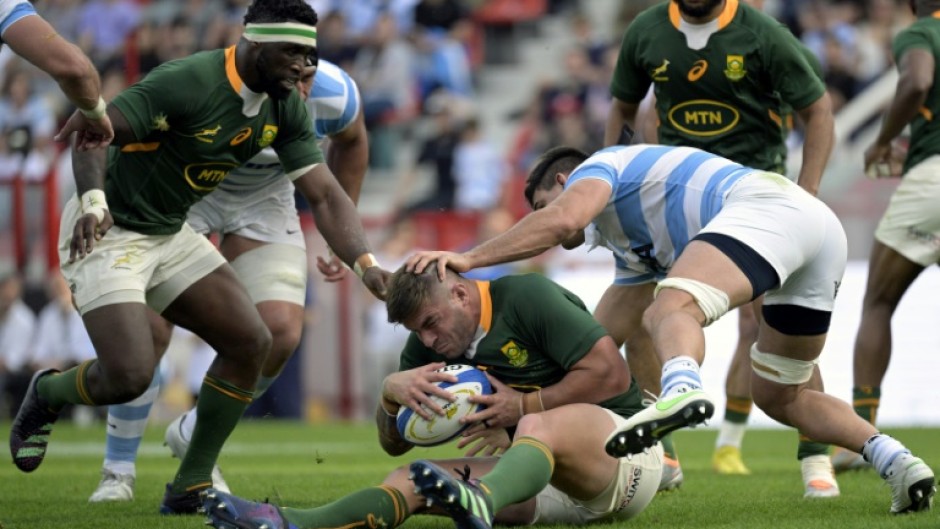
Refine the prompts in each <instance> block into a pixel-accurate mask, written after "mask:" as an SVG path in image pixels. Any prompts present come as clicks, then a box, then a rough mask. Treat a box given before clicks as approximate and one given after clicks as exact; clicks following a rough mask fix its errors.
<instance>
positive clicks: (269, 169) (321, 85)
mask: <svg viewBox="0 0 940 529" xmlns="http://www.w3.org/2000/svg"><path fill="white" fill-rule="evenodd" d="M307 111H308V112H309V113H310V119H311V120H312V121H313V123H312V126H313V131H314V133H315V134H316V136H317V139H318V140H321V141H322V140H324V139H326V138H329V137H330V136H335V135H336V134H339V133H340V132H342V131H344V130H346V128H347V127H349V125H350V124H352V122H353V121H355V119H356V116H358V115H359V112H361V111H362V102H361V100H360V98H359V89H358V87H357V86H356V83H355V81H353V80H352V78H351V77H349V74H347V73H346V72H344V71H343V70H342V68H340V67H339V66H336V65H335V64H333V63H331V62H328V61H324V60H323V59H320V61H319V62H318V64H317V72H316V74H315V75H314V76H313V89H312V90H311V91H310V96H309V97H308V98H307ZM282 177H284V169H283V168H282V167H281V163H280V161H278V158H277V153H276V152H275V151H274V149H273V148H271V147H267V148H265V149H264V150H262V151H261V152H259V153H258V154H256V155H255V156H254V157H253V158H252V159H250V160H248V161H247V162H245V164H244V165H242V166H241V167H239V168H237V169H234V170H233V171H232V172H230V173H229V174H228V176H227V177H226V178H225V180H223V181H222V184H221V185H219V189H218V190H217V191H228V192H230V193H251V192H254V191H256V190H258V189H260V188H263V187H267V186H268V185H270V184H271V183H273V182H274V181H276V180H278V179H280V178H282Z"/></svg>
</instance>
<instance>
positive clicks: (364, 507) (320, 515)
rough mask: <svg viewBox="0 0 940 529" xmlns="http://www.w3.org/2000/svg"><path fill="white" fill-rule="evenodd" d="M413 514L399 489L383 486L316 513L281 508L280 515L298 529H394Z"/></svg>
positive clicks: (355, 495) (356, 493) (353, 495)
mask: <svg viewBox="0 0 940 529" xmlns="http://www.w3.org/2000/svg"><path fill="white" fill-rule="evenodd" d="M410 514H411V513H410V512H408V502H407V501H406V500H405V496H404V495H403V494H402V493H401V492H399V491H398V489H395V488H392V487H389V486H388V485H382V486H379V487H371V488H368V489H363V490H360V491H357V492H353V493H352V494H350V495H348V496H345V497H343V498H340V499H338V500H336V501H334V502H333V503H328V504H326V505H323V506H321V507H316V508H314V509H291V508H287V507H283V508H281V515H282V516H284V519H286V520H287V521H288V522H290V523H292V524H294V525H296V526H297V529H318V528H323V527H334V528H344V527H366V528H376V529H392V528H394V527H398V526H399V525H401V524H402V523H404V521H405V519H407V518H408V516H409V515H410Z"/></svg>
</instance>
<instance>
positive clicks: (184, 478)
mask: <svg viewBox="0 0 940 529" xmlns="http://www.w3.org/2000/svg"><path fill="white" fill-rule="evenodd" d="M252 393H253V391H251V390H247V389H242V388H239V387H238V386H235V385H234V384H232V383H230V382H226V381H224V380H222V379H220V378H217V377H214V376H212V375H209V374H207V375H206V378H204V379H203V381H202V389H200V391H199V402H198V403H197V404H196V415H197V419H196V427H195V428H194V429H193V436H192V442H191V443H190V444H189V449H188V450H187V451H186V456H185V457H183V461H182V462H181V463H180V467H179V470H178V471H177V472H176V479H175V480H173V488H172V492H173V493H175V494H179V493H182V492H186V491H188V490H194V489H198V488H202V487H203V486H209V485H212V477H211V473H212V467H213V465H215V461H216V459H218V457H219V452H220V451H221V450H222V445H223V444H225V440H226V439H228V436H229V434H231V433H232V430H234V429H235V425H237V424H238V421H239V419H241V416H242V414H243V413H245V408H247V407H248V405H249V404H250V403H251V395H252Z"/></svg>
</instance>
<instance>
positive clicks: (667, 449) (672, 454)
mask: <svg viewBox="0 0 940 529" xmlns="http://www.w3.org/2000/svg"><path fill="white" fill-rule="evenodd" d="M659 442H660V443H662V445H663V455H665V456H666V457H668V458H669V459H675V460H676V461H678V460H679V455H678V454H676V447H675V445H673V444H672V434H668V435H667V436H666V437H663V438H662V439H660V440H659Z"/></svg>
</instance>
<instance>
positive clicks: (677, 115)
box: [666, 99, 741, 137]
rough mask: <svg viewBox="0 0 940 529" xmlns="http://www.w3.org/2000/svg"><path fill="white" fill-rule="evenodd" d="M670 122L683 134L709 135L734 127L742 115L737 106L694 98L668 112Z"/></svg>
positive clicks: (721, 132)
mask: <svg viewBox="0 0 940 529" xmlns="http://www.w3.org/2000/svg"><path fill="white" fill-rule="evenodd" d="M666 119H667V120H668V121H669V123H670V124H671V125H672V126H673V127H675V128H676V130H678V131H679V132H682V133H683V134H688V135H690V136H699V137H709V136H716V135H718V134H723V133H725V132H728V131H729V130H731V129H733V128H734V127H735V126H736V125H737V124H738V121H739V120H740V119H741V115H740V113H739V112H738V110H737V109H736V108H734V107H733V106H731V105H729V104H727V103H721V102H719V101H712V100H710V99H693V100H691V101H686V102H684V103H680V104H678V105H676V106H674V107H672V108H671V109H669V112H668V113H667V114H666Z"/></svg>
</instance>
